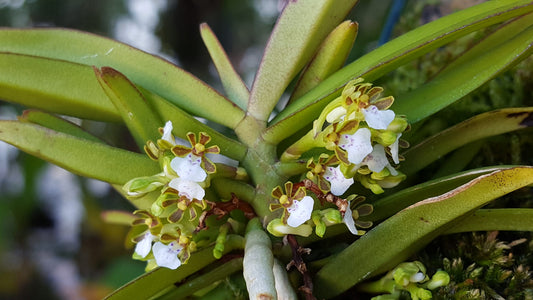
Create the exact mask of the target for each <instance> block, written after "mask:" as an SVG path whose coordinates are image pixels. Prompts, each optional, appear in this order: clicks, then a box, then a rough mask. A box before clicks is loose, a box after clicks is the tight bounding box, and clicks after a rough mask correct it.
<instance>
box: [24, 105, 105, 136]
mask: <svg viewBox="0 0 533 300" xmlns="http://www.w3.org/2000/svg"><path fill="white" fill-rule="evenodd" d="M18 119H19V121H21V122H29V123H33V124H37V125H41V126H43V127H46V128H49V129H52V130H54V131H57V132H62V133H65V134H68V135H72V136H75V137H78V138H81V139H86V140H89V141H91V142H96V143H103V141H102V140H100V139H99V138H97V137H96V136H94V135H92V134H90V133H89V132H87V131H85V130H83V129H82V128H81V127H79V126H78V125H76V124H74V123H71V122H69V121H67V120H65V119H63V118H60V117H58V116H54V115H51V114H48V113H45V112H42V111H39V110H25V111H24V113H23V114H22V116H20V117H19V118H18Z"/></svg>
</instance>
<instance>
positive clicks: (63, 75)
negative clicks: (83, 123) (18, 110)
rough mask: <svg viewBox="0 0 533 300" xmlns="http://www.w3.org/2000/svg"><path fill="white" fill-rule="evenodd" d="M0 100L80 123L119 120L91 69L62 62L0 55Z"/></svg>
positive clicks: (16, 55)
mask: <svg viewBox="0 0 533 300" xmlns="http://www.w3.org/2000/svg"><path fill="white" fill-rule="evenodd" d="M1 32H2V31H1V30H0V34H1ZM1 44H2V42H0V48H1V47H2V46H1ZM0 99H2V100H7V101H11V102H16V103H20V104H22V105H25V106H28V107H35V108H39V109H43V110H46V111H50V112H54V113H59V114H64V115H70V116H75V117H79V118H84V119H95V120H102V121H119V120H120V115H119V114H118V113H117V110H116V109H115V107H114V106H113V104H112V103H111V102H110V101H109V99H108V98H107V96H106V94H105V93H104V91H103V90H102V88H101V87H100V85H99V84H98V81H97V80H96V77H95V76H94V71H93V69H92V68H91V67H89V66H85V65H80V64H77V63H71V62H67V61H63V60H56V59H48V58H42V57H35V56H28V55H19V54H12V53H0Z"/></svg>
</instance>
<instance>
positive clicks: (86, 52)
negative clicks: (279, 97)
mask: <svg viewBox="0 0 533 300" xmlns="http://www.w3.org/2000/svg"><path fill="white" fill-rule="evenodd" d="M0 51H4V52H12V53H19V54H27V55H35V56H42V57H48V58H55V59H62V60H67V61H71V62H76V63H80V64H84V65H89V66H93V65H94V66H96V67H104V66H109V67H112V68H114V69H117V70H119V71H120V72H121V73H123V74H124V75H126V77H128V78H129V79H130V80H131V81H132V82H133V83H135V84H137V85H141V86H143V87H145V88H146V89H148V90H150V91H152V92H154V93H157V94H159V95H161V96H162V97H163V98H165V99H168V100H169V101H171V102H172V103H174V104H176V105H178V106H180V107H181V108H182V109H184V110H186V111H188V112H190V113H191V114H193V115H197V116H200V117H204V118H206V119H209V120H212V121H214V122H217V123H220V124H222V125H225V126H228V127H230V128H233V127H235V126H236V124H238V123H239V121H240V120H241V119H242V118H243V117H244V112H243V111H242V110H241V109H239V108H238V107H237V106H235V105H234V104H233V103H231V102H230V101H228V100H227V99H226V98H224V97H223V96H222V95H220V94H219V93H218V92H216V91H215V90H213V89H212V88H211V87H209V86H208V85H206V84H205V83H204V82H202V81H200V80H199V79H198V78H196V77H194V76H193V75H191V74H190V73H188V72H186V71H184V70H182V69H180V68H178V67H176V66H175V65H173V64H171V63H170V62H168V61H165V60H163V59H161V58H159V57H156V56H153V55H150V54H148V53H145V52H143V51H140V50H138V49H135V48H133V47H130V46H128V45H125V44H122V43H119V42H117V41H113V40H111V39H107V38H104V37H100V36H97V35H93V34H89V33H84V32H79V31H75V30H67V29H2V30H0ZM17 67H18V65H17V64H15V63H12V64H9V65H7V66H4V67H3V68H2V70H3V71H2V73H5V72H6V71H4V70H10V71H11V70H12V69H15V68H17ZM51 75H52V73H51ZM93 80H95V79H93ZM69 88H70V89H74V88H80V86H78V85H74V87H73V86H69ZM109 104H110V103H109Z"/></svg>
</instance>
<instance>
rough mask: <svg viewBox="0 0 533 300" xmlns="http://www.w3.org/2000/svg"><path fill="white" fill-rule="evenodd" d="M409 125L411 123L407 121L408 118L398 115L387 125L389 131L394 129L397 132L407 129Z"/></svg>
mask: <svg viewBox="0 0 533 300" xmlns="http://www.w3.org/2000/svg"><path fill="white" fill-rule="evenodd" d="M407 126H409V123H407V120H406V119H405V118H402V117H398V116H397V117H396V118H394V120H393V121H392V122H391V123H390V124H389V126H388V127H387V131H392V132H395V133H402V132H404V131H405V129H407Z"/></svg>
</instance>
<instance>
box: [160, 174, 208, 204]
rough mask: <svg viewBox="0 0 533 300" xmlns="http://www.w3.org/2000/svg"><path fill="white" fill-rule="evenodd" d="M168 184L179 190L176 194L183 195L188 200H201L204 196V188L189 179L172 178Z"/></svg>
mask: <svg viewBox="0 0 533 300" xmlns="http://www.w3.org/2000/svg"><path fill="white" fill-rule="evenodd" d="M168 186H169V187H171V188H173V189H175V190H177V191H178V192H179V194H178V195H180V196H185V197H187V199H189V200H193V199H198V200H202V199H204V196H205V191H204V189H203V188H202V187H201V186H200V185H199V184H198V183H196V182H194V181H191V180H187V179H182V178H174V179H172V180H171V181H170V183H169V184H168Z"/></svg>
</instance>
